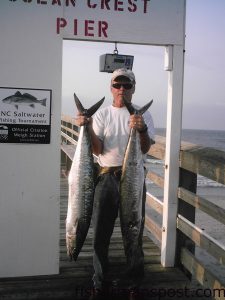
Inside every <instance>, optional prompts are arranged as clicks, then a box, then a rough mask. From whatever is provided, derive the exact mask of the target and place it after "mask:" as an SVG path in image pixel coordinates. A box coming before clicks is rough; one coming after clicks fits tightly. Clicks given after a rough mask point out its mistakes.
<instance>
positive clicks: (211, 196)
mask: <svg viewBox="0 0 225 300" xmlns="http://www.w3.org/2000/svg"><path fill="white" fill-rule="evenodd" d="M165 134H166V132H165V129H161V128H158V129H156V135H161V136H165ZM182 141H186V142H190V143H193V144H196V145H202V146H205V147H212V148H216V149H218V150H222V151H224V152H225V131H216V130H190V129H184V130H183V131H182ZM163 165H164V162H163V161H161V160H157V159H150V160H148V162H147V168H148V169H151V170H152V171H153V172H155V173H157V174H159V175H161V176H162V177H163V176H164V167H163ZM146 183H147V190H148V191H149V192H150V193H151V194H153V195H154V196H156V197H157V198H159V199H160V200H162V201H163V189H161V188H159V187H157V186H156V185H155V184H154V183H153V182H151V181H149V180H147V182H146ZM197 194H198V195H199V196H202V197H204V198H206V199H207V200H209V201H211V202H213V203H214V204H216V205H218V206H219V207H221V208H223V209H225V185H222V184H220V183H218V182H215V181H213V180H211V179H208V178H205V177H203V176H200V175H198V177H197ZM147 213H149V214H150V215H151V217H153V219H154V220H155V221H156V222H157V223H159V224H161V222H162V220H161V216H159V215H158V214H157V213H156V212H154V211H152V210H148V209H147ZM195 224H196V225H197V226H198V227H199V228H201V229H202V230H203V231H204V232H205V233H207V234H209V235H210V236H212V237H213V238H214V239H216V240H217V241H219V242H220V243H222V244H223V245H225V225H223V224H221V223H220V222H218V221H217V220H215V219H213V218H211V217H210V216H208V215H206V214H205V213H204V212H202V211H200V210H198V209H196V217H195ZM201 255H202V253H201Z"/></svg>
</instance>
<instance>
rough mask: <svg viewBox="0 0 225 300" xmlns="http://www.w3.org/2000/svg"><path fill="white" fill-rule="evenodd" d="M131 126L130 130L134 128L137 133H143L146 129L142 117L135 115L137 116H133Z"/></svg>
mask: <svg viewBox="0 0 225 300" xmlns="http://www.w3.org/2000/svg"><path fill="white" fill-rule="evenodd" d="M129 124H130V128H134V129H136V130H137V131H142V130H143V129H144V128H145V127H146V124H145V121H144V119H143V117H142V115H135V114H134V115H131V116H130V122H129Z"/></svg>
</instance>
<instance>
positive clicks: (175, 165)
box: [161, 45, 184, 267]
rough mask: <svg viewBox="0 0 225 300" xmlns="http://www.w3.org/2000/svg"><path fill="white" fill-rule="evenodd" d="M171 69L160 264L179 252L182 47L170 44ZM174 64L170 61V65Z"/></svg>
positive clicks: (171, 262)
mask: <svg viewBox="0 0 225 300" xmlns="http://www.w3.org/2000/svg"><path fill="white" fill-rule="evenodd" d="M169 51H172V55H171V54H170V55H169V57H172V59H173V61H172V70H171V68H170V70H171V71H169V78H168V101H167V127H166V128H167V130H166V153H165V176H164V178H165V181H164V203H163V223H162V244H161V264H162V265H163V266H164V267H172V266H174V264H175V252H176V218H177V209H178V198H177V190H178V184H179V152H180V140H181V127H182V126H181V125H182V102H183V101H182V100H183V65H184V49H183V46H177V45H175V46H173V47H169ZM169 65H170V66H171V64H169Z"/></svg>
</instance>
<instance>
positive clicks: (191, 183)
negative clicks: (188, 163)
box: [176, 168, 197, 279]
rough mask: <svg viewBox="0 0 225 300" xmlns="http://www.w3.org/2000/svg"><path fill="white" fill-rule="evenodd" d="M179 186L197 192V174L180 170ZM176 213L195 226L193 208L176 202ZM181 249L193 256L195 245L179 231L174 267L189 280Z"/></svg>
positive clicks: (189, 275) (185, 203)
mask: <svg viewBox="0 0 225 300" xmlns="http://www.w3.org/2000/svg"><path fill="white" fill-rule="evenodd" d="M179 186H180V187H183V188H185V189H187V190H188V191H190V192H192V193H196V190H197V174H196V173H192V172H190V171H187V170H185V169H182V168H180V182H179ZM178 213H179V214H181V215H182V216H183V217H185V218H186V219H187V220H189V221H190V222H192V223H193V224H195V207H194V206H192V205H190V204H188V203H187V202H184V201H183V200H181V199H179V200H178ZM182 247H185V248H187V249H188V250H189V251H190V252H192V253H193V254H194V252H195V244H194V242H193V241H192V240H191V239H189V238H188V237H187V236H186V235H185V234H183V233H182V232H181V231H179V230H177V244H176V265H178V266H179V267H180V268H182V269H183V271H184V272H185V273H186V275H187V276H188V277H189V279H191V273H189V272H188V271H186V269H184V268H183V266H182V264H181V262H180V258H181V249H182Z"/></svg>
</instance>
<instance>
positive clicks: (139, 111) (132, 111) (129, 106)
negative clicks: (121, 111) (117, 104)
mask: <svg viewBox="0 0 225 300" xmlns="http://www.w3.org/2000/svg"><path fill="white" fill-rule="evenodd" d="M123 102H124V105H125V106H126V108H127V110H128V111H129V113H130V114H131V115H134V114H138V115H143V113H144V112H146V110H147V109H149V107H150V106H151V105H152V102H153V100H151V101H150V102H148V103H147V104H145V105H144V106H143V107H141V108H140V109H135V108H134V106H133V105H132V103H131V102H128V101H127V100H125V99H123Z"/></svg>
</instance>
